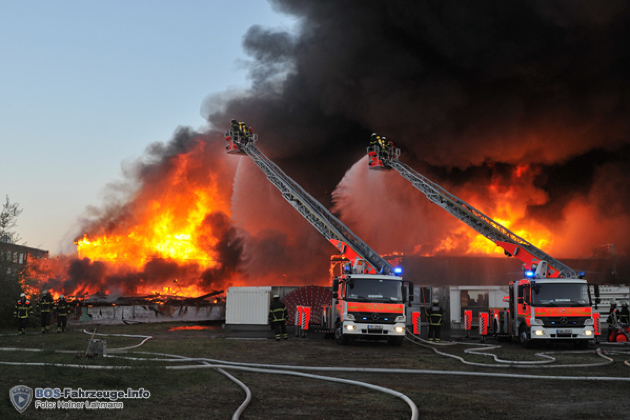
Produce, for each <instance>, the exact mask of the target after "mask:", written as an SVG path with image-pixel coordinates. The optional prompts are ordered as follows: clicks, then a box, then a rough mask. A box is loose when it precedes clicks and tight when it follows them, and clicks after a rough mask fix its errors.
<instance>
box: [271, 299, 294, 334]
mask: <svg viewBox="0 0 630 420" xmlns="http://www.w3.org/2000/svg"><path fill="white" fill-rule="evenodd" d="M288 318H289V312H288V311H287V307H286V306H284V303H282V302H281V301H280V296H278V295H273V301H272V302H271V305H270V306H269V322H271V326H272V327H273V331H274V334H275V335H276V341H280V337H281V336H282V338H283V339H284V340H287V339H288V338H289V336H288V334H287V324H286V321H287V319H288Z"/></svg>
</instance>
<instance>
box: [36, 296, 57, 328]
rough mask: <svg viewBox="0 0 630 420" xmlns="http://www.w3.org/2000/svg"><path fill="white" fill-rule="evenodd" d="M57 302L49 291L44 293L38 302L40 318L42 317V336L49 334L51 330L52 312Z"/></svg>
mask: <svg viewBox="0 0 630 420" xmlns="http://www.w3.org/2000/svg"><path fill="white" fill-rule="evenodd" d="M54 305H55V302H54V301H53V299H52V296H50V293H48V291H47V290H44V291H43V292H42V297H41V298H40V299H39V302H37V308H38V309H39V313H40V316H41V317H42V334H44V333H47V332H48V331H49V330H50V312H51V311H52V309H53V306H54Z"/></svg>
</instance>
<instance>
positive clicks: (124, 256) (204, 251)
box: [75, 141, 230, 296]
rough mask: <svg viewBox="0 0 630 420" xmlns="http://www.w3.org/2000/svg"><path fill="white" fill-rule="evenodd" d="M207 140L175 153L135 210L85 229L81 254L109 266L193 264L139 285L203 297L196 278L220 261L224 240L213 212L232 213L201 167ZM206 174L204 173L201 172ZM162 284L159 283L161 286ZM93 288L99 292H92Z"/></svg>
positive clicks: (143, 289)
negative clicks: (102, 228)
mask: <svg viewBox="0 0 630 420" xmlns="http://www.w3.org/2000/svg"><path fill="white" fill-rule="evenodd" d="M201 162H203V144H202V142H201V141H199V142H198V144H197V146H196V147H195V148H194V149H193V150H192V151H190V152H189V153H186V154H179V155H177V156H175V157H174V158H173V161H172V162H171V163H173V164H174V165H173V166H172V167H171V168H170V170H169V172H168V173H167V174H165V175H164V176H163V177H161V178H160V179H159V181H157V184H158V185H145V186H143V187H142V189H141V190H140V191H138V192H137V193H136V196H135V198H134V200H133V202H132V203H131V204H130V205H129V207H128V208H126V211H127V212H128V213H130V214H129V215H128V216H127V217H126V218H125V219H121V220H118V221H117V225H116V227H115V228H114V229H111V230H110V231H109V232H107V233H89V234H84V235H83V237H82V238H81V239H78V240H77V241H76V242H75V244H76V245H77V252H78V256H79V258H80V259H84V258H88V259H89V260H91V261H100V262H104V263H106V266H107V267H108V270H109V271H114V272H117V273H128V272H134V271H135V272H141V271H142V270H143V268H144V267H145V266H146V265H147V263H149V262H151V261H154V260H156V259H161V260H163V261H166V262H173V263H176V264H177V265H178V266H179V267H189V268H190V269H189V270H188V271H190V274H189V275H188V276H187V277H186V278H179V279H171V280H170V281H167V282H166V284H165V283H164V282H162V283H160V284H153V285H151V284H144V283H150V282H141V283H142V284H140V285H137V287H136V288H135V289H136V292H137V293H139V294H166V295H180V296H181V295H184V296H198V295H202V294H205V293H206V292H207V291H204V290H202V289H201V288H200V287H199V286H198V285H197V284H196V283H197V281H196V280H198V278H199V274H200V273H201V272H202V271H203V270H206V269H208V268H212V267H215V266H216V265H217V255H216V252H215V251H214V246H215V245H216V244H217V243H218V242H219V239H218V238H217V234H216V232H213V228H212V226H211V223H209V222H208V219H207V218H208V216H209V215H211V214H213V213H215V212H220V213H224V214H225V215H227V216H229V215H230V203H229V202H227V201H226V199H224V198H222V194H221V193H220V191H219V187H220V186H219V185H218V184H217V181H216V177H214V176H213V175H212V174H208V173H207V172H208V171H204V170H201V169H200V167H202V166H203V165H202V163H201ZM200 173H201V174H202V175H199V174H200ZM156 286H158V287H156ZM92 292H93V291H92Z"/></svg>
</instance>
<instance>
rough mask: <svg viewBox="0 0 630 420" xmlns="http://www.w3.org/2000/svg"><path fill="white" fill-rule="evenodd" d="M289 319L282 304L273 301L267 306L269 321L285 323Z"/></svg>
mask: <svg viewBox="0 0 630 420" xmlns="http://www.w3.org/2000/svg"><path fill="white" fill-rule="evenodd" d="M288 318H289V312H288V311H287V307H286V306H284V303H282V302H280V301H276V300H274V301H273V302H271V305H270V306H269V321H271V322H277V321H286V320H287V319H288Z"/></svg>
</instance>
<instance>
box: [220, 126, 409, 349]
mask: <svg viewBox="0 0 630 420" xmlns="http://www.w3.org/2000/svg"><path fill="white" fill-rule="evenodd" d="M225 139H226V142H227V144H226V151H227V153H228V154H239V155H247V156H249V157H250V158H252V160H253V161H254V163H255V164H256V165H257V166H258V167H259V168H260V169H261V170H262V171H263V172H264V173H265V175H267V178H268V179H269V181H270V182H271V183H272V184H273V185H274V186H275V187H276V188H278V189H279V190H280V192H281V193H282V196H283V197H284V198H285V199H286V200H287V201H288V202H289V203H290V204H291V205H292V206H293V208H294V209H295V210H297V211H298V212H299V213H300V214H301V215H302V216H303V217H304V218H305V219H306V220H307V221H308V222H309V223H311V225H312V226H313V227H314V228H315V229H317V231H319V232H320V233H321V234H322V235H323V236H324V237H325V238H326V239H327V240H328V241H329V242H330V243H331V244H333V245H334V246H335V247H336V248H337V250H338V251H339V252H340V253H341V255H342V256H343V257H345V258H346V259H347V260H348V263H347V264H344V270H343V273H341V275H339V276H337V277H335V278H334V279H333V280H332V292H333V293H332V296H333V297H332V302H330V304H329V305H326V307H325V308H324V311H323V319H322V320H321V322H322V325H321V327H322V329H323V330H324V332H325V334H326V336H327V337H331V336H334V337H335V339H336V341H337V343H339V344H348V343H350V342H351V341H352V340H353V339H356V338H368V339H384V340H387V341H388V342H389V343H390V344H392V345H400V344H401V343H402V341H403V338H404V336H405V332H406V322H407V318H406V314H405V303H410V302H411V301H412V300H413V284H412V283H410V282H406V281H404V280H403V278H402V277H401V276H400V274H401V273H402V271H400V270H399V269H398V268H394V267H393V266H392V265H391V264H390V263H389V262H388V261H386V260H385V259H384V258H383V257H381V256H380V255H379V254H378V253H376V252H375V251H374V250H373V249H371V248H370V247H369V246H368V245H367V244H366V243H365V242H363V241H362V240H361V239H360V238H359V237H358V236H356V235H355V234H354V233H353V232H352V231H351V230H350V229H349V228H348V227H346V226H345V225H344V224H343V223H341V221H339V219H337V218H336V217H335V216H334V215H333V214H332V213H330V212H329V211H328V210H327V209H326V208H325V207H324V206H323V205H322V204H321V203H319V202H318V201H317V200H315V199H314V198H313V197H311V196H310V195H309V194H308V193H307V192H306V191H304V189H303V188H302V187H301V186H300V185H298V184H297V183H296V182H295V181H294V180H293V179H291V178H289V177H288V176H287V175H286V174H285V173H284V172H283V171H282V170H281V169H280V168H279V167H278V166H277V165H276V164H274V163H273V162H272V161H271V160H269V159H268V158H267V157H266V156H265V155H264V154H263V153H262V152H261V151H260V150H259V149H258V148H257V147H256V141H257V140H258V136H257V135H255V134H251V133H249V132H247V133H244V132H233V131H232V130H229V131H227V132H226V133H225Z"/></svg>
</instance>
